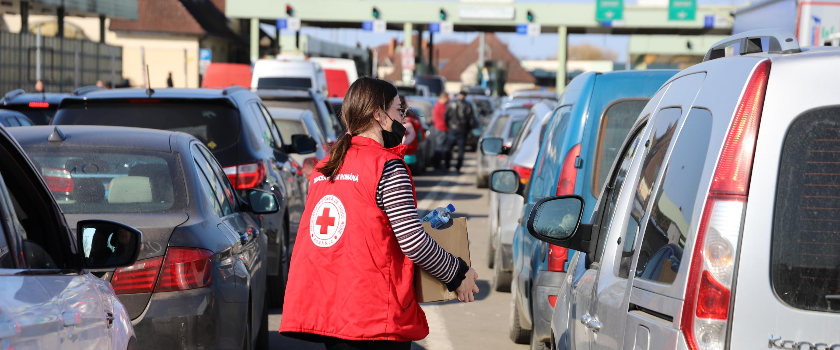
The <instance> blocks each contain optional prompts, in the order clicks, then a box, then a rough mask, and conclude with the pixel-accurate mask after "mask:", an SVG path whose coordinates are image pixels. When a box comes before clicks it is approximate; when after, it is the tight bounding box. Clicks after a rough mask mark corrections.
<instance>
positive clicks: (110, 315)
mask: <svg viewBox="0 0 840 350" xmlns="http://www.w3.org/2000/svg"><path fill="white" fill-rule="evenodd" d="M105 322H106V323H108V329H110V328H111V327H113V326H114V313H112V312H110V311H105Z"/></svg>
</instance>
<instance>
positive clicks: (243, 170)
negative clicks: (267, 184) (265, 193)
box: [224, 163, 265, 190]
mask: <svg viewBox="0 0 840 350" xmlns="http://www.w3.org/2000/svg"><path fill="white" fill-rule="evenodd" d="M224 171H225V175H227V177H228V180H230V183H231V184H232V185H233V187H234V188H236V189H237V190H247V189H249V188H254V187H257V186H259V184H260V183H262V182H263V181H265V165H264V164H263V163H249V164H240V165H235V166H228V167H224Z"/></svg>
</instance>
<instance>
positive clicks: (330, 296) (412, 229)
mask: <svg viewBox="0 0 840 350" xmlns="http://www.w3.org/2000/svg"><path fill="white" fill-rule="evenodd" d="M405 113H406V109H405V108H403V107H401V105H400V99H399V97H398V96H397V88H395V87H394V85H392V84H391V83H389V82H387V81H384V80H380V79H375V78H369V77H364V78H360V79H358V80H356V81H355V82H354V83H353V84H352V85H351V86H350V89H349V90H347V95H346V96H345V98H344V105H343V106H342V112H341V118H342V120H343V121H344V124H345V125H347V129H348V131H347V133H346V134H345V135H344V136H342V137H341V138H340V139H339V140H338V141H336V143H335V144H334V145H333V146H332V148H331V149H330V155H329V156H328V157H325V158H324V159H322V160H321V161H320V162H319V163H318V165H317V166H316V167H315V171H314V172H313V173H312V176H311V177H310V183H309V195H308V196H307V199H306V207H305V210H304V212H303V217H302V219H301V220H300V227H299V229H298V236H297V237H299V238H298V240H297V241H296V242H295V246H294V254H293V255H292V264H291V267H290V269H289V277H288V282H287V285H286V295H285V303H284V306H283V318H282V320H281V321H280V333H281V334H283V335H285V336H289V337H294V338H298V339H302V340H307V341H312V342H320V343H324V344H325V345H326V348H327V349H328V350H336V349H342V350H352V349H395V350H400V349H404V350H408V349H410V348H411V341H416V340H420V339H423V338H425V337H426V336H427V335H428V334H429V325H428V324H427V322H426V316H425V314H424V313H423V310H422V309H421V308H420V305H419V304H418V303H417V301H416V299H415V295H414V269H415V266H414V265H415V264H416V265H417V266H419V267H420V268H422V269H424V270H426V271H428V272H429V273H430V274H431V275H432V276H435V277H436V278H438V279H440V280H441V282H443V283H444V284H445V285H446V287H447V288H448V289H449V290H450V291H456V292H457V294H458V299H459V300H460V301H463V302H471V301H474V300H475V296H474V295H473V294H474V293H478V287H476V285H475V280H476V279H477V278H478V276H477V275H476V273H475V270H473V269H472V268H470V267H469V266H467V264H466V263H465V262H464V261H463V260H461V259H460V258H457V257H455V256H453V255H452V254H449V253H448V252H446V251H445V250H443V248H441V247H440V246H439V245H438V244H437V243H436V242H435V241H434V239H432V238H431V236H429V234H428V233H426V231H425V230H424V229H423V226H421V225H420V220H419V217H418V215H417V200H416V198H415V195H414V192H415V189H414V182H413V180H412V179H411V175H410V174H409V172H408V168H407V166H406V165H405V162H403V160H402V158H403V156H404V155H405V149H406V147H405V146H404V145H401V144H400V143H401V141H402V138H403V135H404V134H405V128H403V126H402V124H401V122H402V121H403V119H405Z"/></svg>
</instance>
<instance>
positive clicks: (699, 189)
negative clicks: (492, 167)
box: [491, 30, 840, 350]
mask: <svg viewBox="0 0 840 350" xmlns="http://www.w3.org/2000/svg"><path fill="white" fill-rule="evenodd" d="M837 62H840V50H837V49H832V48H800V47H799V44H798V42H797V41H796V39H795V37H794V35H793V34H792V33H790V32H789V31H786V30H759V31H751V32H745V33H741V34H738V35H735V36H732V37H729V38H727V39H724V40H722V41H720V42H718V43H716V44H715V45H713V46H712V48H711V49H710V50H709V51H708V52H707V54H706V58H705V59H704V62H703V63H701V64H698V65H696V66H693V67H690V68H688V69H686V70H684V71H682V72H680V73H679V74H677V75H676V76H674V77H673V78H672V79H671V80H669V81H668V82H667V83H665V84H664V85H663V86H662V88H660V90H659V91H658V92H657V94H656V95H655V96H654V97H653V98H652V99H651V100H650V102H649V103H648V104H647V106H646V107H645V109H644V110H643V111H642V113H641V115H640V117H639V119H638V120H637V122H636V125H635V126H634V127H633V129H632V130H633V131H632V132H631V133H630V134H629V135H628V138H627V139H626V140H625V142H624V144H623V146H622V150H621V151H620V153H619V155H618V157H617V159H616V161H615V163H614V165H613V168H612V169H611V171H610V175H609V177H608V180H607V182H606V183H605V185H604V188H603V190H602V191H601V193H602V194H601V197H600V199H599V201H598V204H597V206H598V207H597V208H596V210H595V212H594V213H593V214H592V215H593V220H592V221H591V222H592V223H593V224H592V225H586V224H581V220H580V219H581V218H580V217H581V213H582V209H583V208H582V206H583V204H582V203H583V201H582V199H581V198H579V197H576V196H560V197H552V198H546V199H544V200H542V201H540V202H539V203H538V204H537V205H536V206H535V207H534V209H533V210H532V211H531V213H530V216H529V219H528V230H529V232H530V233H531V234H533V235H534V236H535V237H537V238H539V239H541V240H544V241H546V242H548V243H551V244H556V245H560V246H564V247H568V248H571V249H575V250H579V251H581V252H585V253H586V254H585V261H584V266H585V271H584V272H583V273H582V276H580V277H579V278H569V279H567V282H568V283H572V286H571V295H570V296H569V298H570V307H569V308H568V309H567V310H568V322H567V325H566V326H565V327H559V326H557V325H555V326H557V327H555V328H554V330H555V331H560V332H562V333H561V334H553V335H552V336H553V344H552V345H554V346H556V347H557V348H559V349H567V348H568V349H578V350H580V349H641V350H645V349H704V350H705V349H759V348H762V349H767V348H779V349H781V348H785V349H840V214H839V213H840V94H837V88H836V87H837V82H838V81H840V72H838V70H837V69H836V66H837ZM491 181H492V182H494V184H493V186H494V188H500V187H502V186H505V185H507V186H508V187H509V188H507V189H510V190H511V191H515V190H516V186H517V184H518V183H519V181H518V179H517V174H516V173H515V172H512V171H497V172H494V173H493V174H492V175H491ZM497 184H498V185H499V186H496V185H497ZM582 258H583V257H582ZM554 316H555V317H562V315H561V316H558V314H556V313H555V315H554ZM554 321H558V320H557V319H555V320H554Z"/></svg>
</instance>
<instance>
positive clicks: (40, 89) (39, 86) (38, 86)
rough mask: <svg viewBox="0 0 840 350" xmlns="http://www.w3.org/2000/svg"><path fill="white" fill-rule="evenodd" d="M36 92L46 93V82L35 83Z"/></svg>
mask: <svg viewBox="0 0 840 350" xmlns="http://www.w3.org/2000/svg"><path fill="white" fill-rule="evenodd" d="M35 91H37V92H44V82H43V81H40V80H38V81H36V82H35Z"/></svg>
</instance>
